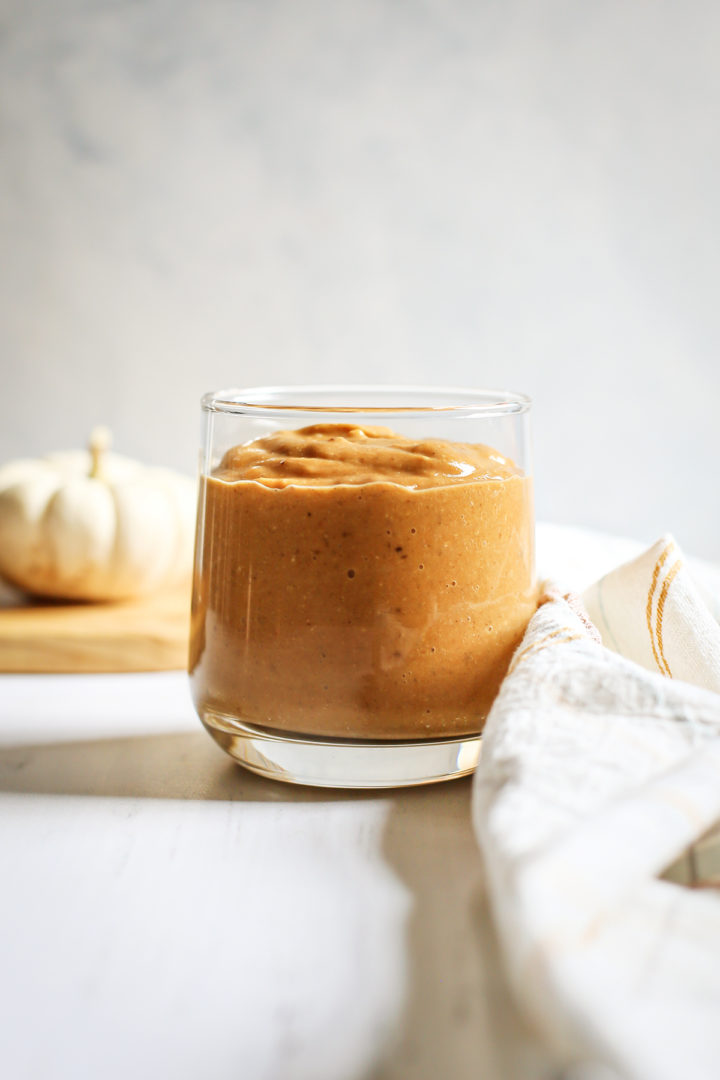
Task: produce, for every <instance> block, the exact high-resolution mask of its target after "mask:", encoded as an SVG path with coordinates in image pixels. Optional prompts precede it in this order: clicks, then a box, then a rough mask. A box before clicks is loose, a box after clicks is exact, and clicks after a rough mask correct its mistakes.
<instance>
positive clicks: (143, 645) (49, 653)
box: [0, 588, 190, 673]
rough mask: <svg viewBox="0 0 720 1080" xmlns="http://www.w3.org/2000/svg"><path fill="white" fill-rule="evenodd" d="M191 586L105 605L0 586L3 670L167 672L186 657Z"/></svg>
mask: <svg viewBox="0 0 720 1080" xmlns="http://www.w3.org/2000/svg"><path fill="white" fill-rule="evenodd" d="M189 624H190V595H189V589H188V588H183V589H175V590H173V591H171V592H159V593H153V594H151V595H150V596H146V597H143V598H142V599H138V600H126V601H122V602H114V603H105V604H80V603H74V604H66V603H55V602H51V601H46V602H36V601H28V600H27V599H26V598H24V597H22V596H21V595H20V594H18V593H15V592H11V591H10V590H9V589H5V588H3V590H2V591H0V671H4V672H26V673H41V672H48V673H50V672H56V673H71V672H76V673H85V672H119V671H169V670H174V669H180V668H184V667H185V666H186V664H187V654H188V632H189Z"/></svg>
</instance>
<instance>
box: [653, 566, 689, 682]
mask: <svg viewBox="0 0 720 1080" xmlns="http://www.w3.org/2000/svg"><path fill="white" fill-rule="evenodd" d="M681 566H682V559H678V561H677V562H676V563H675V565H674V566H673V567H672V569H671V570H670V571H669V572H668V574H667V575H666V577H665V580H664V581H663V586H662V590H661V592H660V599H659V600H658V606H657V618H656V620H655V633H656V635H657V643H658V649H659V651H660V659H661V660H662V662H663V664H664V666H665V671H666V673H667V674H668V675H669V676H670V678H671V679H672V671H671V670H670V666H669V664H668V662H667V660H666V659H665V653H664V652H663V638H662V623H663V610H664V608H665V601H666V600H667V594H668V593H669V591H670V586H671V585H672V583H673V581H674V580H675V575H676V574H677V572H678V570H679V569H680V567H681Z"/></svg>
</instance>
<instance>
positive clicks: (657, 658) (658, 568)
mask: <svg viewBox="0 0 720 1080" xmlns="http://www.w3.org/2000/svg"><path fill="white" fill-rule="evenodd" d="M674 547H675V544H674V543H673V541H672V540H671V541H670V543H669V544H666V546H665V548H664V549H663V551H662V552H661V553H660V557H659V559H658V561H657V562H656V563H655V569H654V570H653V576H652V581H651V582H650V589H649V591H648V599H647V607H646V608H645V620H646V622H647V628H648V634H649V635H650V645H651V646H652V652H653V656H654V657H655V663H656V664H657V668H658V671H660V672H662V673H663V674H664V670H663V666H662V663H661V661H660V656H659V654H658V651H657V647H656V645H655V635H654V634H653V625H652V605H653V599H654V597H655V590H656V589H657V584H658V580H659V578H660V571H661V570H662V568H663V565H664V563H665V560H666V559H667V557H668V555H669V554H670V552H671V551H672V550H673V549H674Z"/></svg>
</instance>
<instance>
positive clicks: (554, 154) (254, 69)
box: [0, 0, 720, 558]
mask: <svg viewBox="0 0 720 1080" xmlns="http://www.w3.org/2000/svg"><path fill="white" fill-rule="evenodd" d="M0 24H1V28H2V34H1V35H0V252H1V259H0V362H1V363H2V374H3V380H2V394H1V396H0V458H6V457H10V456H15V455H19V454H21V453H22V454H25V453H30V452H36V451H41V450H46V449H51V448H55V447H60V446H69V445H73V444H76V443H79V442H81V441H82V440H83V439H84V438H85V435H86V432H87V431H88V429H89V428H90V427H91V426H92V425H93V424H95V423H97V422H98V421H104V422H106V423H108V424H110V425H111V426H112V427H113V428H114V430H115V432H116V442H117V446H118V449H121V450H125V451H127V452H130V453H134V454H138V455H142V456H145V457H147V458H148V459H150V460H154V461H158V462H166V463H168V464H176V465H178V466H179V467H183V468H185V469H188V470H191V469H192V468H193V467H194V463H195V458H196V454H195V446H196V441H197V433H198V424H197V398H198V396H199V394H200V393H201V392H202V391H203V390H205V389H209V388H215V387H218V386H221V385H228V384H236V385H242V384H253V383H258V382H269V381H278V382H280V381H290V380H293V381H301V382H306V381H317V380H325V381H362V380H378V381H383V382H396V381H417V382H428V381H437V382H444V383H455V384H469V385H473V384H478V385H481V384H487V385H497V384H500V385H509V386H511V387H513V388H516V389H520V390H525V391H527V392H529V393H530V394H532V395H533V397H534V398H535V402H536V416H535V435H536V465H537V476H538V485H537V486H538V510H539V513H540V514H541V516H543V517H545V518H551V519H555V520H558V521H565V522H573V523H577V524H585V525H591V526H595V527H601V528H605V529H607V530H611V531H613V532H617V533H624V534H628V535H634V536H637V537H639V538H640V539H645V540H647V541H649V540H652V539H654V538H655V536H656V535H657V534H659V533H660V532H662V531H664V530H666V529H670V530H673V531H674V532H675V533H676V535H677V537H678V539H679V540H680V542H681V543H682V544H683V545H684V546H685V547H686V548H688V549H689V550H692V551H694V552H695V553H697V554H700V555H705V556H707V557H710V558H720V504H719V501H718V497H717V494H716V484H715V479H714V477H715V475H716V468H717V467H716V462H717V459H718V456H719V451H720V433H719V427H720V426H719V425H718V422H717V412H718V406H719V405H720V365H718V362H717V356H718V353H719V352H720V307H719V305H718V303H717V299H716V292H717V277H718V273H717V271H718V264H719V262H720V254H719V248H718V236H717V234H718V225H719V224H720V207H719V204H718V190H720V185H719V183H718V177H719V176H720V170H719V168H718V166H719V165H720V143H719V141H718V126H717V115H718V98H719V96H720V66H719V65H718V64H717V55H718V49H719V47H720V7H718V6H717V5H715V4H713V3H711V2H710V0H704V2H698V0H688V2H685V3H680V2H677V0H676V2H673V3H670V2H665V0H645V2H637V0H603V2H599V0H597V2H593V0H590V2H586V3H582V4H571V3H568V2H560V0H536V2H531V0H467V2H462V0H428V2H424V3H420V2H409V0H408V2H399V0H363V2H358V0H315V2H297V0H296V2H292V0H274V2H273V0H257V2H236V3H229V2H219V0H206V2H205V3H194V2H192V0H143V2H142V3H135V2H130V0H114V2H109V0H108V2H102V0H84V2H83V0H32V2H27V0H0Z"/></svg>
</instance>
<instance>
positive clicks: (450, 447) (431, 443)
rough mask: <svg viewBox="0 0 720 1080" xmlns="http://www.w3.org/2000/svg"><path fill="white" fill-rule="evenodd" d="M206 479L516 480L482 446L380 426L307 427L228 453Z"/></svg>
mask: <svg viewBox="0 0 720 1080" xmlns="http://www.w3.org/2000/svg"><path fill="white" fill-rule="evenodd" d="M213 475H214V477H216V478H217V479H218V480H222V481H225V482H227V483H234V482H237V481H243V480H245V481H246V480H255V481H257V482H258V483H260V484H263V485H264V486H265V487H270V488H286V487H290V486H293V487H294V486H312V487H326V486H335V485H341V484H349V485H353V486H356V485H362V484H378V483H379V484H398V485H401V486H402V487H405V488H411V489H415V488H435V487H444V486H447V485H454V484H457V483H478V482H479V481H488V480H490V481H492V480H507V479H510V478H511V477H516V476H522V475H523V474H522V472H521V470H520V469H518V468H517V466H516V465H515V464H514V463H513V462H512V461H510V460H509V459H508V458H505V457H503V456H502V455H501V454H500V453H498V451H497V450H494V449H493V448H492V447H490V446H483V445H481V444H477V445H473V444H469V443H457V442H446V441H445V440H443V439H411V438H406V437H405V436H403V435H398V434H396V433H395V432H393V431H391V430H390V428H385V427H366V426H362V427H361V426H358V425H353V424H312V425H311V426H309V427H304V428H300V429H299V430H298V431H278V432H274V433H273V434H272V435H266V436H263V437H261V438H259V439H254V440H253V441H252V442H249V443H245V444H243V445H241V446H234V447H233V448H232V449H230V450H228V452H227V453H226V454H225V456H224V458H223V459H222V461H221V463H220V465H219V467H218V468H217V469H216V470H215V471H214V473H213Z"/></svg>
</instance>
